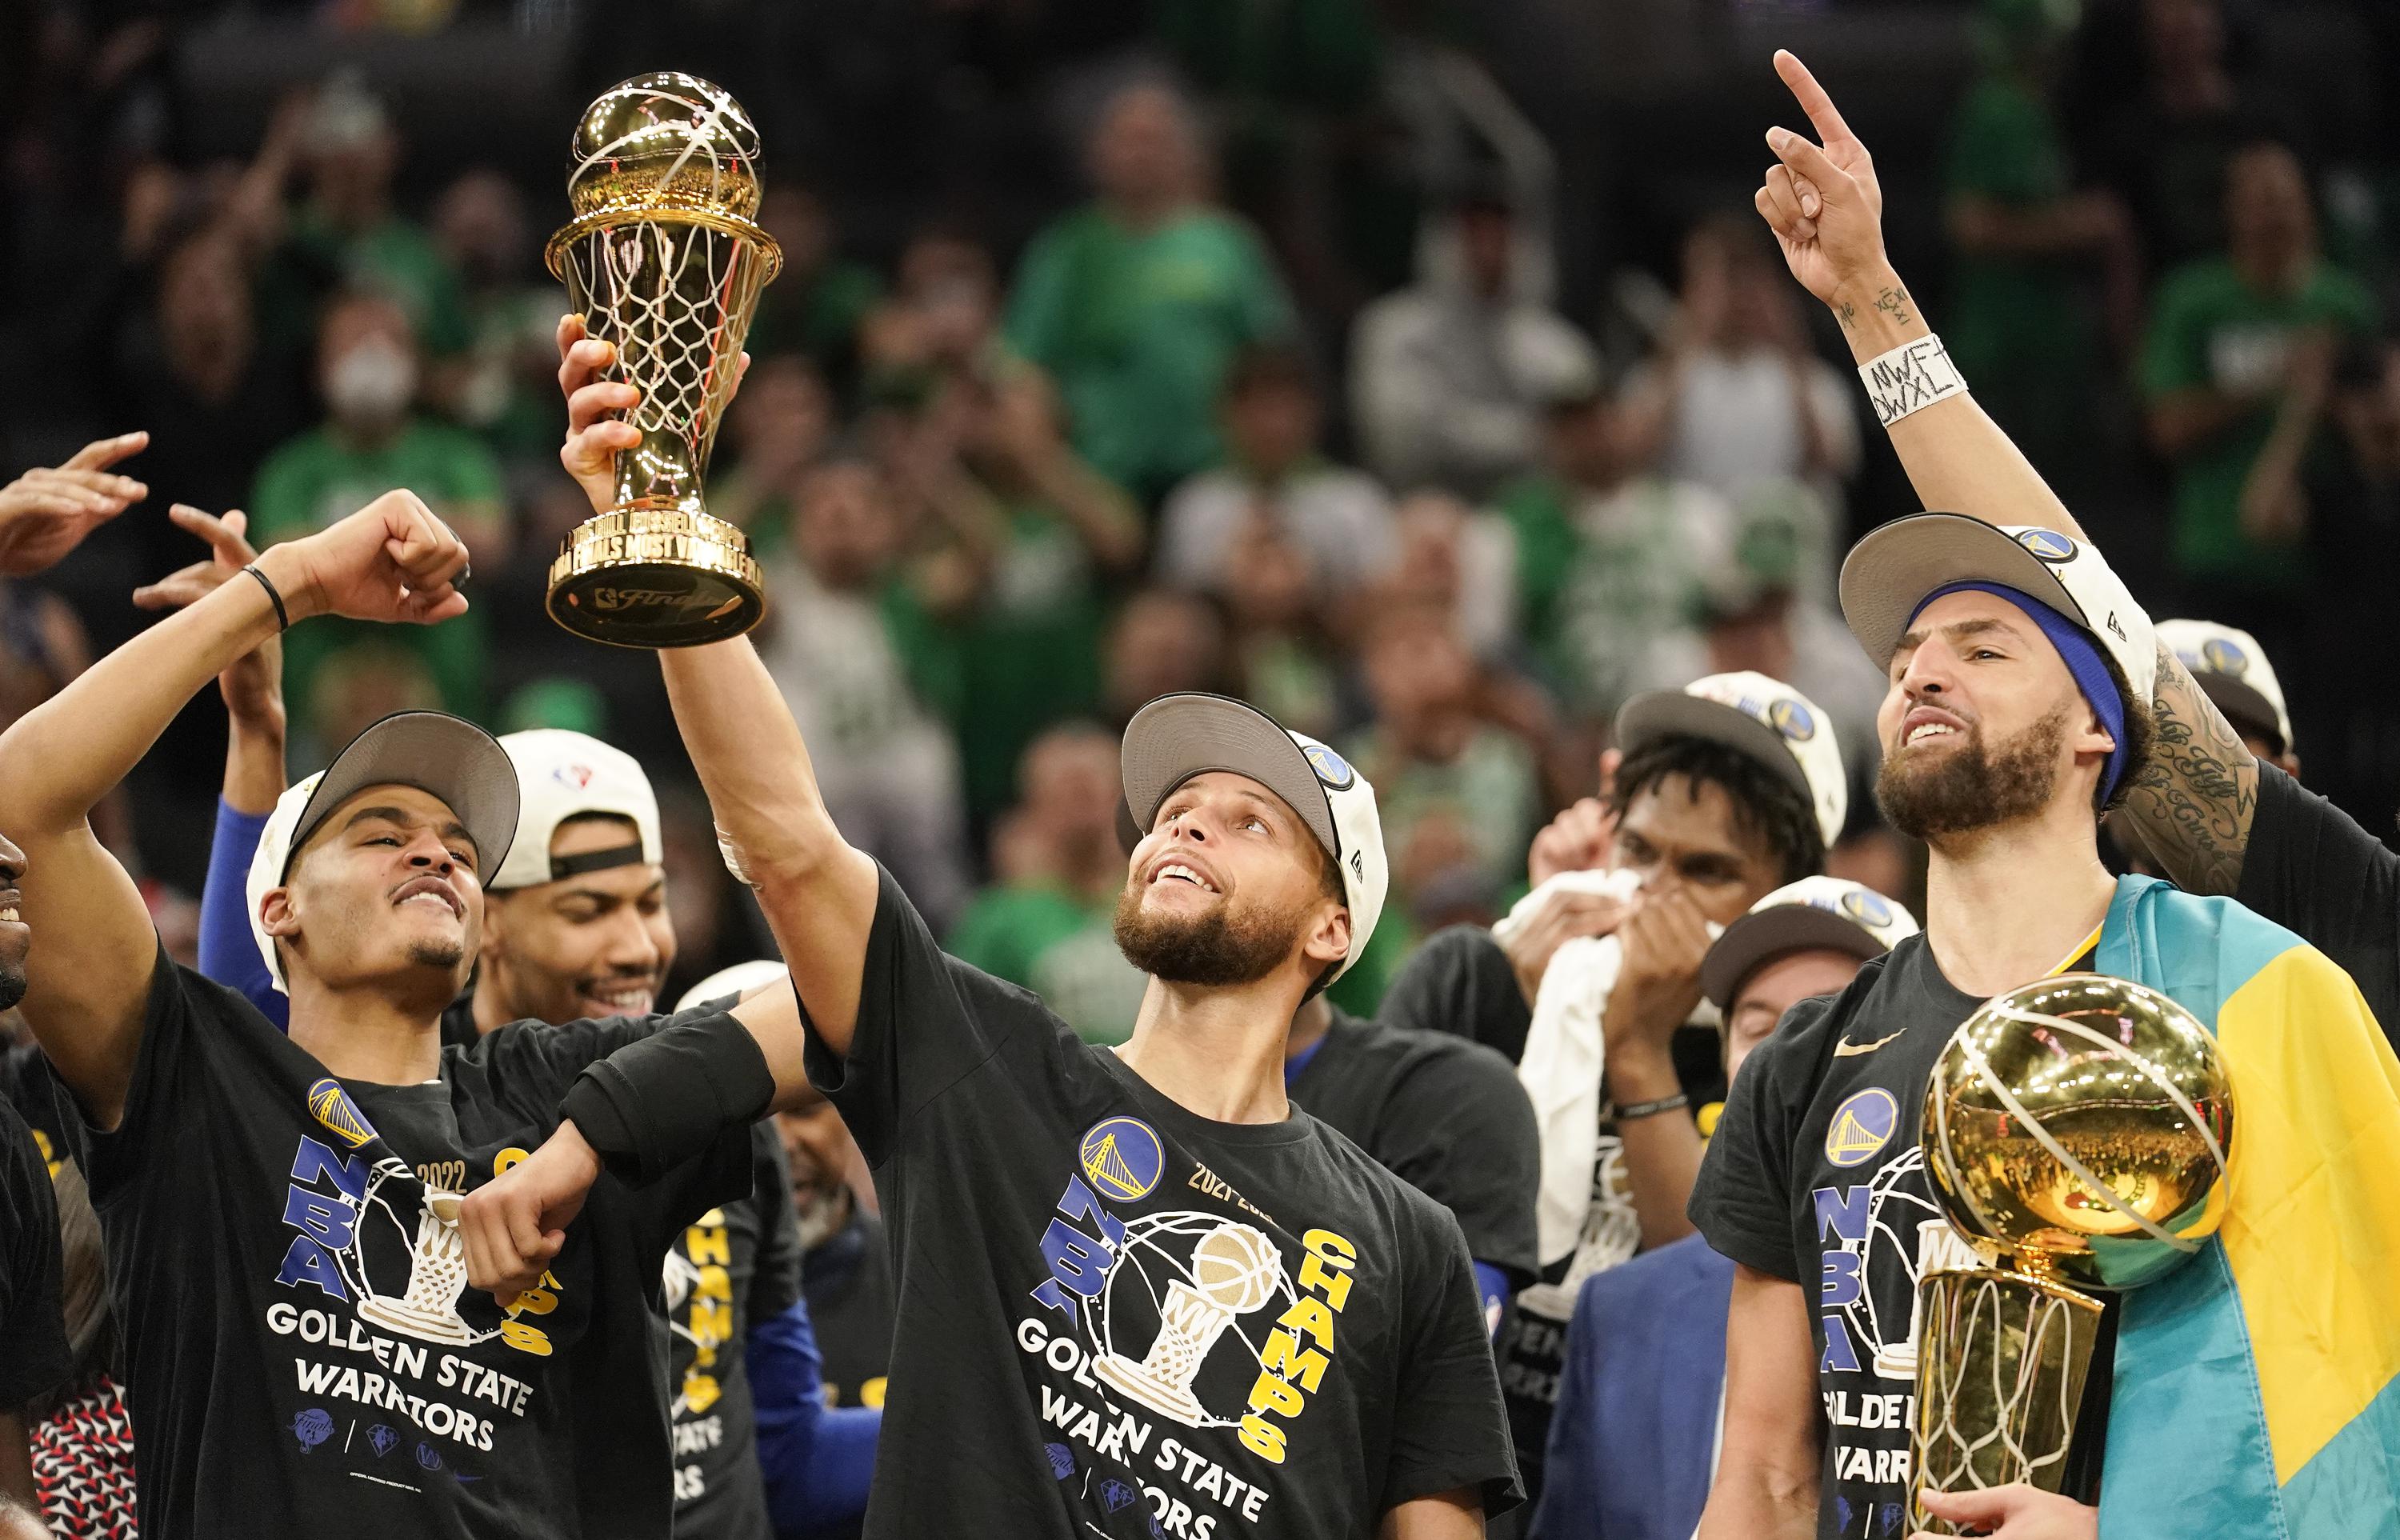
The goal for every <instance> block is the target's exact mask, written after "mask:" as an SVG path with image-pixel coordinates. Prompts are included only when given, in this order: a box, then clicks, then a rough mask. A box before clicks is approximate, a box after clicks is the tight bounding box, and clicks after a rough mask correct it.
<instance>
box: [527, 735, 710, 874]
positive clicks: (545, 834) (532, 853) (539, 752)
mask: <svg viewBox="0 0 2400 1540" xmlns="http://www.w3.org/2000/svg"><path fill="white" fill-rule="evenodd" d="M500 747H501V748H503V749H505V750H507V751H508V756H509V760H510V762H511V764H513V765H515V767H516V775H517V788H518V796H519V800H518V804H517V832H516V839H515V841H514V842H513V843H511V845H510V846H509V858H508V860H507V861H506V862H505V863H503V864H502V865H500V866H499V867H498V868H497V869H495V870H494V871H493V873H492V875H491V877H490V878H489V879H487V880H486V881H485V882H484V887H485V888H486V889H509V888H530V887H533V886H534V885H535V884H537V883H541V882H555V881H557V880H559V879H561V878H566V877H573V876H574V875H575V874H576V873H578V872H591V871H601V870H605V869H606V868H607V867H610V866H633V865H651V866H655V865H659V864H660V863H661V862H662V861H664V860H665V859H666V847H665V844H664V842H663V841H662V840H661V838H660V836H659V797H658V794H657V793H656V792H654V791H652V790H651V789H650V778H649V777H648V776H647V775H645V774H643V773H642V767H641V766H640V765H639V764H638V763H636V762H635V761H634V756H632V755H630V754H627V753H626V752H625V751H624V750H622V749H620V748H615V747H612V746H611V745H609V744H607V743H602V742H601V741H600V740H599V739H597V738H592V737H587V736H585V735H584V734H582V733H580V732H569V731H567V730H566V729H564V728H530V729H526V730H525V731H524V732H512V733H510V734H509V735H508V736H507V737H506V738H503V739H501V740H500ZM594 813H600V814H607V815H608V816H610V817H615V818H622V819H625V820H627V821H628V822H630V823H631V824H632V825H634V830H635V834H636V838H635V841H634V843H632V844H628V845H625V846H622V847H620V848H618V849H614V850H604V851H593V852H590V853H589V854H585V855H570V856H552V854H551V853H550V839H551V836H552V835H553V834H556V833H557V832H558V826H559V825H561V824H564V823H566V821H567V820H568V819H570V818H581V817H586V816H589V815H592V814H594Z"/></svg>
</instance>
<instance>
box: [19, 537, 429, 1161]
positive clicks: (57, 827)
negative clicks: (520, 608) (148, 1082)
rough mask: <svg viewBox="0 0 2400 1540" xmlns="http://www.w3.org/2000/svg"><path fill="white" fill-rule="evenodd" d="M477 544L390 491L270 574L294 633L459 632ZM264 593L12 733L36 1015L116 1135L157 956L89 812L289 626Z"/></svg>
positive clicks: (87, 677) (70, 1075) (30, 1016)
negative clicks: (201, 696)
mask: <svg viewBox="0 0 2400 1540" xmlns="http://www.w3.org/2000/svg"><path fill="white" fill-rule="evenodd" d="M465 561H466V552H465V548H464V547H462V546H460V545H459V543H458V540H457V537H456V536H454V535H452V534H451V533H450V531H449V530H448V529H447V528H445V527H444V526H443V525H442V523H441V521H440V520H438V519H436V518H434V517H433V515H432V514H431V513H430V512H429V511H426V508H425V505H424V504H423V503H421V502H419V501H417V499H416V497H414V496H413V495H411V494H409V493H406V492H390V493H387V494H385V495H384V496H383V497H378V498H376V499H375V502H373V503H371V504H369V505H368V506H367V507H366V508H364V509H362V510H361V511H359V512H357V513H354V514H352V515H350V516H349V517H348V518H347V519H345V520H343V521H342V522H341V523H340V524H338V525H334V527H333V528H331V529H327V530H324V531H322V532H321V533H320V534H317V535H312V536H310V537H308V538H306V539H302V540H294V541H291V542H289V543H287V544H285V545H281V546H278V547H276V548H274V549H273V550H271V551H269V552H267V553H266V555H264V556H262V557H261V558H260V559H259V561H258V564H257V566H258V569H259V570H260V571H261V572H262V573H264V574H265V575H266V579H267V581H268V582H269V583H272V584H273V586H274V587H275V589H276V591H277V592H278V593H279V594H280V596H281V598H282V600H283V603H284V607H285V609H286V611H287V612H288V613H289V615H290V617H291V619H292V620H293V622H295V623H297V622H298V621H301V620H306V619H307V618H309V617H311V616H316V615H321V614H328V613H331V614H339V615H346V616H350V617H353V618H356V619H361V620H420V621H432V620H447V619H449V618H450V617H451V616H453V615H456V614H459V613H461V612H463V611H464V610H465V609H466V607H467V601H466V599H465V597H464V596H463V595H461V594H459V593H457V591H456V590H455V589H453V588H452V587H451V585H450V579H451V578H452V577H453V576H454V575H456V574H457V572H458V570H459V569H460V567H461V566H464V565H465ZM277 625H278V622H277V618H276V613H275V608H274V606H273V605H272V604H271V603H270V602H269V600H268V597H267V593H266V587H265V586H263V585H261V584H260V583H257V582H254V581H251V580H249V579H244V580H243V581H241V582H239V583H234V584H228V585H226V586H225V587H222V588H219V589H217V590H216V591H215V592H214V593H210V594H208V595H207V596H206V597H204V598H202V599H200V600H198V602H197V603H195V604H193V605H192V606H190V607H188V608H186V609H184V610H182V611H181V612H179V613H177V614H174V615H170V616H169V617H168V618H167V619H166V620H161V621H160V622H159V623H158V624H157V625H155V626H152V627H151V628H150V629H149V630H147V631H144V632H143V633H142V634H139V635H137V636H135V637H134V638H133V639H132V640H131V641H130V642H127V643H126V644H125V645H124V646H123V647H118V648H117V649H116V651H114V652H112V653H110V654H109V655H108V656H107V657H105V658H103V659H102V660H101V661H99V662H97V663H95V664H93V665H92V666H91V667H90V668H89V669H88V670H86V671H85V672H84V673H83V675H81V676H79V677H78V678H76V679H75V681H74V682H73V683H72V684H70V685H68V686H67V688H64V689H62V690H61V691H60V692H59V693H58V694H57V695H54V696H52V697H51V698H50V699H49V700H48V701H46V702H43V703H42V704H41V705H40V706H37V707H35V708H34V710H33V711H30V712H28V713H26V714H25V715H23V716H21V717H20V718H19V719H18V720H17V721H16V722H15V723H14V724H13V725H12V726H11V727H10V728H9V729H8V730H7V732H6V733H5V734H0V786H6V787H7V788H8V790H7V797H6V798H5V800H0V820H5V832H6V833H7V835H8V836H9V838H12V839H13V840H15V841H16V842H17V844H18V845H20V847H22V849H23V850H24V852H25V856H26V866H27V869H26V872H25V875H24V879H23V880H22V881H21V883H20V887H21V888H22V890H23V893H24V898H25V903H26V906H27V913H28V916H29V918H31V919H32V920H33V922H34V925H35V926H36V930H37V934H38V936H39V942H38V944H37V945H36V946H35V947H34V950H33V956H32V958H31V960H30V962H29V965H28V968H27V974H28V975H29V977H28V988H27V992H26V996H25V1002H24V1012H25V1019H26V1020H27V1022H29V1023H30V1024H31V1025H32V1027H33V1029H34V1036H35V1037H36V1038H37V1039H39V1040H40V1042H41V1044H42V1048H43V1051H44V1052H45V1053H46V1054H48V1056H49V1058H50V1061H51V1062H52V1063H53V1064H54V1065H55V1066H57V1068H58V1070H59V1073H60V1074H61V1077H63V1078H64V1079H65V1081H66V1083H67V1084H68V1085H69V1086H70V1087H72V1088H73V1089H74V1091H75V1095H76V1096H77V1097H79V1098H80V1099H81V1100H82V1102H83V1104H84V1107H85V1110H86V1111H87V1112H88V1113H89V1115H90V1116H91V1118H92V1119H93V1121H94V1122H95V1123H96V1124H99V1125H100V1126H102V1127H114V1126H115V1125H116V1121H117V1119H118V1117H119V1116H120V1114H121V1113H122V1111H123V1109H124V1098H125V1092H126V1089H127V1087H128V1085H129V1084H130V1083H131V1080H132V1074H133V1062H134V1056H135V1052H136V1050H137V1049H138V1048H139V1046H140V1043H141V1032H142V1012H143V1000H144V998H145V997H146V996H147V994H148V991H149V988H150V977H151V973H152V970H153V968H154V967H155V965H156V961H157V939H156V938H155V936H154V935H153V934H152V932H151V928H150V920H149V915H148V912H147V911H146V909H145V908H144V907H143V903H142V898H141V895H140V894H139V893H137V892H136V891H135V890H134V887H133V882H132V879H130V878H129V877H128V876H127V875H126V873H125V869H124V868H123V867H122V866H120V865H117V863H116V858H115V857H114V856H112V855H110V854H109V853H108V852H107V851H106V850H104V849H102V846H101V844H100V842H99V841H98V840H97V839H95V838H93V837H92V833H91V825H90V822H89V814H90V811H91V809H92V808H93V807H94V806H95V805H96V804H97V803H98V802H99V801H100V799H101V798H102V797H104V796H106V795H107V794H108V791H109V789H110V788H111V787H113V786H115V785H116V784H118V783H119V782H121V781H122V780H124V779H125V777H126V775H127V774H128V773H129V772H130V770H132V769H133V767H134V765H135V764H137V763H138V762H139V761H140V760H141V758H142V756H143V755H144V754H146V753H147V752H149V748H150V745H151V744H152V743H155V742H156V741H157V737H158V734H159V733H160V732H162V731H164V730H165V729H166V727H167V724H168V723H169V722H170V721H171V720H173V718H174V715H175V714H176V712H178V711H180V710H181V709H182V708H183V705H184V702H186V701H188V700H190V699H191V698H192V696H193V694H194V693H195V692H196V691H198V689H199V688H201V687H202V686H203V685H206V684H207V683H208V682H209V681H210V680H211V679H212V678H214V677H215V676H216V675H218V674H219V673H221V672H223V671H224V670H225V668H227V667H228V666H230V665H231V664H232V663H233V662H234V661H236V660H238V659H239V658H241V657H243V656H245V655H246V654H248V653H250V652H252V651H253V650H254V649H256V648H257V647H258V646H259V645H260V644H261V643H263V642H265V641H266V640H267V638H268V637H270V636H272V635H273V634H275V632H276V630H277Z"/></svg>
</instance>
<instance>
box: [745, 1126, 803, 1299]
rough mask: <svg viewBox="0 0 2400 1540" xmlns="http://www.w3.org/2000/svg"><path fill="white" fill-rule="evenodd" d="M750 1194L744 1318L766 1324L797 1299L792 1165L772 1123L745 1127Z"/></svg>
mask: <svg viewBox="0 0 2400 1540" xmlns="http://www.w3.org/2000/svg"><path fill="white" fill-rule="evenodd" d="M750 1170H751V1187H752V1196H753V1197H754V1198H756V1199H757V1204H758V1261H757V1269H756V1271H755V1272H754V1274H753V1275H752V1277H751V1281H750V1318H751V1319H752V1320H754V1321H768V1320H772V1319H774V1318H775V1317H776V1316H778V1315H782V1314H783V1313H784V1311H786V1310H789V1309H791V1308H792V1304H793V1302H795V1301H797V1300H798V1299H799V1297H800V1262H801V1259H802V1257H803V1255H804V1253H803V1252H802V1250H801V1247H800V1221H799V1220H798V1217H797V1216H795V1215H794V1214H793V1213H792V1167H791V1165H790V1163H789V1162H788V1161H786V1160H785V1159H784V1141H783V1139H782V1138H780V1137H779V1136H778V1135H777V1134H776V1132H775V1124H774V1120H772V1119H771V1118H770V1119H767V1120H765V1121H762V1122H759V1123H757V1124H752V1125H751V1129H750Z"/></svg>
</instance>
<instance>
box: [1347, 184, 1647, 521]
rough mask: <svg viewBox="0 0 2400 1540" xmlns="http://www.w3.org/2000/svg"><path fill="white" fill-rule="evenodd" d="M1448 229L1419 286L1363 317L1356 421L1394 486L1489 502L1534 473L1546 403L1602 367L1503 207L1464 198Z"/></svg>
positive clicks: (1355, 374) (1432, 248)
mask: <svg viewBox="0 0 2400 1540" xmlns="http://www.w3.org/2000/svg"><path fill="white" fill-rule="evenodd" d="M1444 225H1445V228H1444V229H1443V230H1442V231H1441V233H1440V234H1439V236H1438V237H1437V238H1436V239H1434V240H1432V241H1428V242H1427V243H1426V245H1425V261H1424V271H1423V272H1422V274H1421V275H1420V276H1419V278H1418V279H1417V282H1416V283H1415V284H1414V285H1413V286H1412V287H1411V288H1408V289H1405V290H1402V291H1401V292H1400V293H1396V294H1390V295H1386V296H1385V297H1384V298H1383V299H1380V300H1378V301H1376V302H1375V303H1374V304H1373V305H1372V306H1370V307H1368V308H1367V310H1366V311H1365V312H1364V313H1363V314H1361V315H1360V316H1359V318H1358V322H1357V329H1356V331H1355V333H1354V335H1353V340H1352V344H1351V353H1350V389H1351V403H1352V404H1351V412H1352V415H1353V416H1354V417H1355V418H1356V419H1357V429H1358V435H1359V439H1360V442H1361V443H1363V444H1364V445H1365V446H1366V460H1367V464H1368V465H1369V466H1370V468H1371V469H1372V470H1374V471H1375V473H1376V474H1377V475H1379V476H1381V477H1383V478H1384V481H1385V482H1386V483H1387V484H1390V485H1392V486H1395V487H1401V488H1406V487H1412V486H1416V485H1418V484H1425V483H1430V484H1435V485H1438V486H1441V487H1444V488H1446V489H1448V490H1450V491H1452V492H1455V493H1458V494H1459V495H1461V496H1463V497H1482V496H1484V495H1485V494H1487V493H1489V492H1491V491H1492V490H1493V487H1495V486H1496V485H1498V484H1500V483H1501V482H1502V481H1504V480H1506V479H1507V478H1508V477H1510V476H1516V475H1520V474H1522V473H1524V472H1525V471H1528V470H1532V469H1533V467H1534V459H1535V457H1537V456H1538V455H1539V454H1540V451H1541V434H1542V408H1543V406H1544V404H1545V403H1546V402H1550V401H1554V400H1556V399H1557V398H1558V397H1560V396H1561V395H1568V394H1573V393H1575V392H1576V391H1579V390H1588V389H1589V388H1590V386H1591V384H1592V382H1593V381H1594V380H1595V379H1597V378H1598V376H1599V372H1600V361H1599V358H1598V356H1597V355H1596V354H1594V352H1593V351H1592V347H1591V343H1590V340H1589V338H1587V337H1586V336H1585V335H1584V334H1582V333H1581V332H1579V331H1577V330H1576V329H1575V327H1574V326H1572V325H1570V324H1568V322H1567V321H1565V320H1562V319H1561V317H1560V316H1559V315H1558V313H1557V312H1556V311H1554V310H1552V309H1551V308H1550V307H1548V303H1547V296H1546V295H1543V294H1541V293H1538V292H1537V290H1536V285H1535V282H1534V278H1533V275H1534V273H1535V272H1539V271H1547V269H1548V264H1547V263H1544V262H1538V261H1534V260H1522V261H1520V253H1519V252H1518V249H1517V248H1518V243H1519V242H1520V240H1521V239H1523V238H1524V233H1523V232H1522V231H1520V228H1519V226H1518V225H1517V223H1516V221H1515V219H1514V218H1513V216H1512V214H1511V211H1510V210H1509V207H1508V204H1507V200H1506V199H1505V198H1495V197H1490V196H1485V197H1480V198H1468V199H1466V200H1463V201H1461V202H1460V203H1459V204H1458V205H1457V206H1456V207H1455V208H1454V209H1452V211H1451V213H1450V215H1449V217H1448V218H1447V220H1446V221H1445V222H1444Z"/></svg>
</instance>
